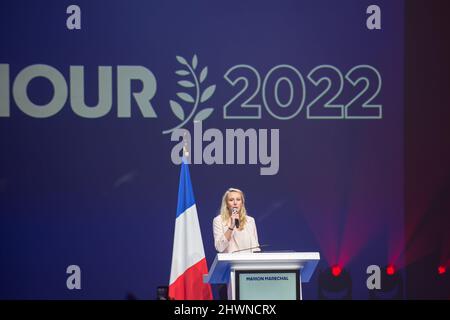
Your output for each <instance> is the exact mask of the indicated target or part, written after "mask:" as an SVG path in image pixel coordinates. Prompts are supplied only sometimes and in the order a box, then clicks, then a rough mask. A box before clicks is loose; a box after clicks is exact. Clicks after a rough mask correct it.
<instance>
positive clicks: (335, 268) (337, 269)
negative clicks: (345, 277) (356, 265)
mask: <svg viewBox="0 0 450 320" xmlns="http://www.w3.org/2000/svg"><path fill="white" fill-rule="evenodd" d="M341 272H342V268H341V266H339V265H334V266H333V267H331V274H332V275H333V276H335V277H339V275H340V274H341Z"/></svg>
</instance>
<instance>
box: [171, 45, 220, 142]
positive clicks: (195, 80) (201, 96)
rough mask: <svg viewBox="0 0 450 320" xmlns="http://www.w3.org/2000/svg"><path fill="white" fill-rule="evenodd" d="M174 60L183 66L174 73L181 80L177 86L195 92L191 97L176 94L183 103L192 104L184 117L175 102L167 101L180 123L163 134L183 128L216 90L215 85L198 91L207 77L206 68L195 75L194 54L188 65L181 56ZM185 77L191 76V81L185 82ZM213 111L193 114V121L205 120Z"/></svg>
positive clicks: (196, 62) (180, 107) (184, 93)
mask: <svg viewBox="0 0 450 320" xmlns="http://www.w3.org/2000/svg"><path fill="white" fill-rule="evenodd" d="M176 58H177V61H178V62H179V63H180V64H181V65H182V66H183V69H180V70H177V71H175V74H177V75H178V76H180V77H182V79H183V80H180V81H178V85H179V86H180V87H182V88H186V89H188V88H193V90H195V92H194V95H193V96H192V95H191V94H190V93H187V92H178V93H177V96H178V98H180V99H181V100H183V101H184V102H186V103H189V104H193V107H192V109H191V112H190V113H189V114H188V116H187V117H186V116H185V113H184V109H183V107H182V106H181V104H180V103H178V102H177V101H175V100H169V104H170V108H171V109H172V112H173V114H174V115H175V116H176V117H177V118H178V119H180V120H181V123H180V124H179V125H177V126H176V127H173V128H172V129H168V130H165V131H163V134H166V133H170V132H172V131H174V130H175V129H178V128H181V127H182V126H184V125H185V124H186V123H187V122H188V121H189V120H190V119H191V118H192V117H193V116H194V114H195V112H196V111H197V108H198V107H199V106H200V104H202V103H204V102H206V101H207V100H208V99H209V98H211V97H212V95H213V94H214V91H215V90H216V85H215V84H213V85H210V86H209V87H207V88H206V89H205V90H203V91H202V90H201V89H200V85H201V84H202V83H203V82H204V81H205V80H206V77H207V76H208V67H207V66H206V67H204V68H203V69H202V71H201V72H200V76H197V74H196V73H195V70H196V68H197V66H198V59H197V55H196V54H194V56H193V57H192V63H191V64H189V63H188V62H187V60H186V59H185V58H183V57H181V56H176ZM186 69H187V70H186ZM187 76H191V78H192V80H186V77H187ZM188 79H189V78H188ZM213 111H214V109H213V108H206V109H203V110H201V111H199V112H198V113H197V114H195V117H194V121H203V120H205V119H207V118H208V117H209V116H210V115H211V113H212V112H213Z"/></svg>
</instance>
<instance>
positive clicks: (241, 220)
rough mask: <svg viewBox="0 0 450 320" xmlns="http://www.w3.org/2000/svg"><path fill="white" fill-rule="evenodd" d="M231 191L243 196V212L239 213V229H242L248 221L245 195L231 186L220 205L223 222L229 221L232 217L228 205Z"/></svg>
mask: <svg viewBox="0 0 450 320" xmlns="http://www.w3.org/2000/svg"><path fill="white" fill-rule="evenodd" d="M230 192H237V193H239V194H240V195H241V198H242V208H241V213H240V215H239V229H242V228H243V227H244V226H245V224H246V223H247V209H246V208H245V196H244V192H242V191H241V190H239V189H236V188H229V189H228V190H227V191H225V193H224V194H223V197H222V205H221V206H220V216H221V217H222V221H223V222H227V221H228V219H229V218H230V211H229V210H228V207H227V199H228V195H229V194H230Z"/></svg>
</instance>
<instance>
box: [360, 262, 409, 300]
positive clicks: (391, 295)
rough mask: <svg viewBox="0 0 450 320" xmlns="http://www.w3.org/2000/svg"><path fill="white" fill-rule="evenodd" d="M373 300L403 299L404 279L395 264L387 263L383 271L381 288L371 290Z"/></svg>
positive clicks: (370, 294) (370, 296)
mask: <svg viewBox="0 0 450 320" xmlns="http://www.w3.org/2000/svg"><path fill="white" fill-rule="evenodd" d="M369 298H370V299H372V300H401V299H403V298H404V294H403V279H402V275H401V274H400V272H399V271H398V270H397V269H396V267H395V266H394V265H393V264H389V265H387V266H386V267H385V268H384V269H383V270H382V272H381V288H380V289H372V290H370V291H369Z"/></svg>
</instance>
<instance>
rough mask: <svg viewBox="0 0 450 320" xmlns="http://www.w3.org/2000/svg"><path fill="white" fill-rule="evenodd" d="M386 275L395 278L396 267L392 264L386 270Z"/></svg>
mask: <svg viewBox="0 0 450 320" xmlns="http://www.w3.org/2000/svg"><path fill="white" fill-rule="evenodd" d="M386 273H387V274H388V275H390V276H393V275H394V273H395V267H394V266H393V265H392V264H390V265H388V266H387V268H386Z"/></svg>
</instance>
